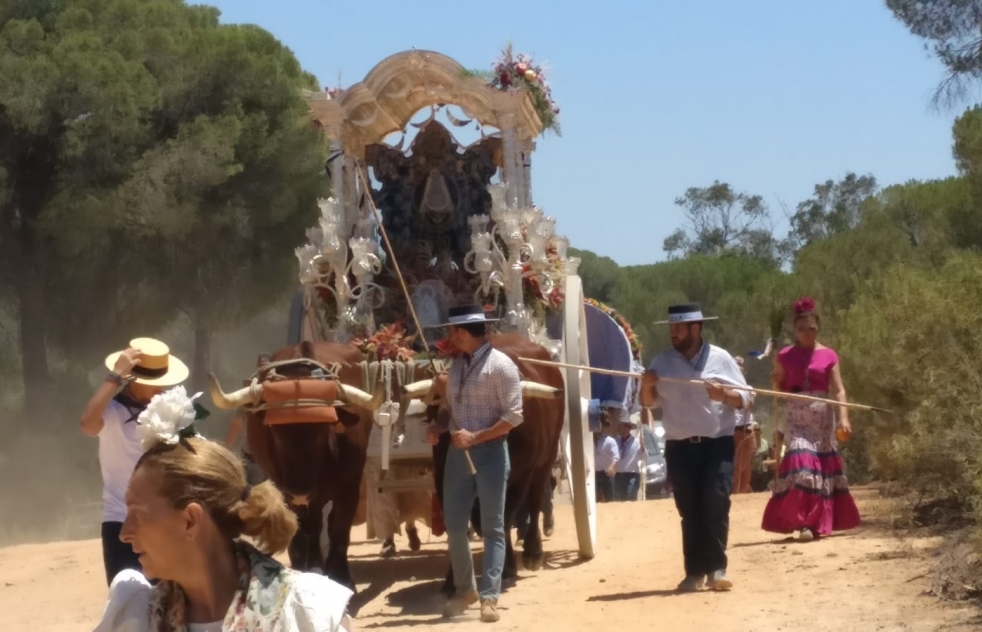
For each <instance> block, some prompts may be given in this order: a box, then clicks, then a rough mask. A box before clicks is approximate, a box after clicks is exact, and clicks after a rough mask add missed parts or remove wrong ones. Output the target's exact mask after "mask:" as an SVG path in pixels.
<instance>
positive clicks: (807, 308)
mask: <svg viewBox="0 0 982 632" xmlns="http://www.w3.org/2000/svg"><path fill="white" fill-rule="evenodd" d="M814 311H815V301H814V300H812V299H810V298H808V297H807V296H803V297H801V298H799V299H798V300H797V301H795V304H794V313H795V314H807V313H809V312H814Z"/></svg>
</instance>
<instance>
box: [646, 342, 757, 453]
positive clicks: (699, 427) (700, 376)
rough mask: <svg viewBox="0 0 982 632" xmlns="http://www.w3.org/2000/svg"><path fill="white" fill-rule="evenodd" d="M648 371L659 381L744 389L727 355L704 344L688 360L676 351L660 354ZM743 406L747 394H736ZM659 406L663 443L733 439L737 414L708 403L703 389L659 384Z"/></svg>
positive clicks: (734, 411) (738, 372) (738, 373)
mask: <svg viewBox="0 0 982 632" xmlns="http://www.w3.org/2000/svg"><path fill="white" fill-rule="evenodd" d="M651 369H652V370H653V371H654V372H655V373H657V374H658V375H659V376H660V377H671V378H678V379H685V380H709V379H712V380H716V381H717V382H720V383H723V384H732V385H736V386H746V385H747V381H746V379H744V377H743V373H742V372H741V371H740V367H739V365H737V363H736V360H734V359H733V356H731V355H730V354H729V353H727V352H726V351H725V350H724V349H721V348H719V347H717V346H715V345H711V344H709V343H703V345H702V348H701V349H700V350H699V352H698V353H697V354H696V355H695V356H693V357H692V359H691V360H687V359H686V358H685V356H683V355H682V354H681V353H679V352H678V351H676V350H675V349H668V350H666V351H663V352H661V353H659V354H658V355H657V356H656V357H655V359H654V360H653V361H652V362H651ZM738 392H739V393H740V397H741V398H742V399H743V405H744V406H746V405H747V404H748V403H749V402H750V393H748V392H746V391H738ZM658 403H659V405H660V406H661V409H662V427H664V428H665V439H667V440H669V441H677V440H679V439H688V438H689V437H709V438H716V437H727V436H733V429H734V428H735V427H736V410H735V409H734V408H732V407H730V406H728V405H726V404H724V403H722V402H714V401H713V400H711V399H709V393H707V392H706V389H705V388H704V387H702V386H694V385H689V384H679V383H672V382H664V381H660V382H658Z"/></svg>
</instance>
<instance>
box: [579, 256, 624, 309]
mask: <svg viewBox="0 0 982 632" xmlns="http://www.w3.org/2000/svg"><path fill="white" fill-rule="evenodd" d="M569 254H570V256H572V257H579V258H580V260H581V263H580V269H579V274H580V277H581V278H582V279H583V294H584V295H586V296H587V298H592V299H595V300H598V301H600V302H601V303H608V302H610V300H611V298H612V297H613V295H614V289H615V288H616V287H617V279H618V277H619V275H620V266H619V265H617V262H616V261H614V260H613V259H611V258H610V257H601V256H599V255H597V254H595V253H592V252H590V251H589V250H577V249H575V248H570V249H569Z"/></svg>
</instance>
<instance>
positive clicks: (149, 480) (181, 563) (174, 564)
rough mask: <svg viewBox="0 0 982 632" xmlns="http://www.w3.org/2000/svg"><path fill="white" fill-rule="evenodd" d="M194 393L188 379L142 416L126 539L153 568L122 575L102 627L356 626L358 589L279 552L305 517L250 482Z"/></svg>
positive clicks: (241, 630) (246, 630)
mask: <svg viewBox="0 0 982 632" xmlns="http://www.w3.org/2000/svg"><path fill="white" fill-rule="evenodd" d="M192 399H193V398H189V397H188V396H187V393H186V392H185V391H184V388H183V387H178V388H176V389H173V390H171V391H168V392H167V393H164V394H161V395H158V396H157V397H155V398H154V399H153V400H152V401H151V402H150V405H149V406H148V407H147V410H146V411H144V413H143V414H142V415H141V416H140V430H141V434H142V436H143V445H144V447H145V448H146V452H145V453H144V455H143V456H142V457H141V458H140V460H139V461H138V462H137V464H136V469H135V470H134V472H133V476H132V478H131V479H130V483H129V488H128V489H127V492H126V520H125V522H124V523H123V528H122V532H121V535H120V538H121V539H122V540H123V541H124V542H126V543H127V544H129V545H130V546H132V548H133V551H134V552H135V553H136V554H137V555H138V556H139V560H140V564H141V566H142V568H143V575H140V574H138V573H136V572H135V571H124V572H123V573H120V575H118V576H117V577H116V579H114V581H113V584H112V586H111V588H110V597H109V603H108V605H107V607H106V611H105V614H104V616H103V621H102V623H100V625H99V627H97V628H96V632H123V631H125V632H150V631H152V632H292V631H294V630H304V631H310V632H339V631H343V632H351V630H352V627H351V622H350V620H349V619H348V617H347V616H346V614H345V611H346V608H347V604H348V600H349V599H350V597H351V594H352V593H351V591H350V590H348V589H347V588H345V587H343V586H341V585H340V584H337V583H335V582H333V581H332V580H330V579H328V578H326V577H322V576H320V575H314V574H310V573H299V572H296V571H292V570H290V569H288V568H286V567H284V566H283V565H282V564H280V563H279V562H277V561H276V560H274V559H273V558H272V557H270V555H273V554H275V553H278V552H280V551H283V550H284V549H285V548H286V547H287V546H288V545H289V543H290V540H291V539H292V537H293V535H294V533H296V530H297V520H296V516H294V514H293V513H292V512H291V511H290V510H289V508H288V507H287V506H286V503H285V502H284V501H283V497H282V495H281V494H280V492H279V491H278V490H277V489H276V488H275V487H274V486H273V485H272V483H269V482H265V483H261V484H260V485H257V486H255V487H252V486H250V485H249V484H248V483H247V481H246V477H245V472H244V471H243V467H242V462H241V460H240V459H238V458H237V457H236V456H235V455H233V454H232V453H231V452H230V451H229V450H228V449H226V448H225V447H223V446H222V445H220V444H218V443H215V442H212V441H208V440H206V439H204V438H202V437H200V436H198V435H196V434H195V432H194V429H193V421H194V408H193V404H192ZM242 536H248V537H249V538H250V540H251V541H252V542H255V546H253V545H252V544H250V543H248V542H246V541H244V540H242V539H241V538H242ZM146 578H149V579H157V580H159V581H158V583H157V585H156V586H153V587H151V586H150V584H149V583H148V582H147V579H146Z"/></svg>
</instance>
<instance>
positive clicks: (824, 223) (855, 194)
mask: <svg viewBox="0 0 982 632" xmlns="http://www.w3.org/2000/svg"><path fill="white" fill-rule="evenodd" d="M876 188H877V185H876V178H874V177H873V176H871V175H866V176H857V175H856V174H855V173H851V172H850V173H847V174H846V176H845V177H844V178H843V179H842V180H840V181H839V182H833V181H832V180H826V181H825V182H823V183H821V184H816V185H815V192H814V194H813V195H812V197H811V198H809V199H807V200H805V201H804V202H801V203H800V204H798V206H797V208H796V210H795V213H794V215H792V216H791V217H790V221H791V234H790V235H789V239H790V240H791V242H792V243H793V246H794V247H795V248H796V249H797V248H800V247H802V246H805V245H808V244H810V243H814V242H816V241H820V240H822V239H826V238H828V237H831V236H833V235H838V234H840V233H843V232H845V231H847V230H850V229H853V228H855V227H856V226H858V225H859V222H860V220H861V219H862V214H863V211H862V205H863V203H864V202H866V201H867V200H868V199H869V198H870V197H871V196H872V195H873V194H874V193H875V192H876Z"/></svg>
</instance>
